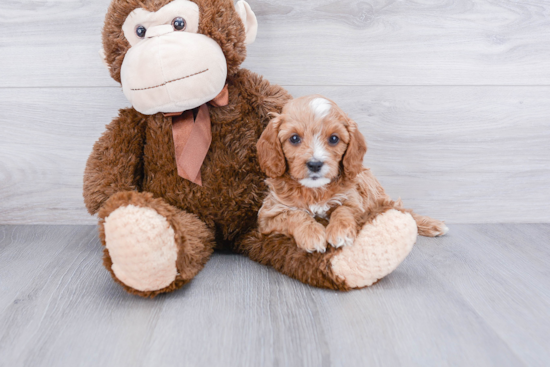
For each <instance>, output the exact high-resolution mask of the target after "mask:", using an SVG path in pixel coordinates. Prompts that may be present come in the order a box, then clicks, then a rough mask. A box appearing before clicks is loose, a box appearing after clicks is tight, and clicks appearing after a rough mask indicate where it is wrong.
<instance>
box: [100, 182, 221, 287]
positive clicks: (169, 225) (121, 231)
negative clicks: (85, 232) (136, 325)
mask: <svg viewBox="0 0 550 367" xmlns="http://www.w3.org/2000/svg"><path fill="white" fill-rule="evenodd" d="M98 216H99V237H100V239H101V242H102V243H103V245H104V246H105V249H104V256H103V264H104V265H105V267H106V268H107V270H109V272H110V273H111V275H112V277H113V279H114V280H115V281H116V282H117V283H119V284H121V285H122V286H123V287H124V289H125V290H126V291H128V292H129V293H132V294H137V295H139V296H142V297H154V296H156V295H158V294H160V293H165V292H171V291H173V290H176V289H178V288H180V287H182V286H183V285H184V284H186V283H187V282H189V281H190V280H191V279H192V278H193V277H194V276H195V275H196V274H197V273H198V272H199V271H200V270H201V269H202V268H203V267H204V265H205V264H206V262H207V261H208V259H209V256H210V254H211V253H212V252H213V249H214V236H213V234H212V232H211V231H210V230H208V229H207V227H206V225H205V224H204V223H203V222H202V221H200V220H199V219H198V218H197V217H196V216H194V215H192V214H189V213H186V212H185V211H182V210H180V209H177V208H175V207H173V206H171V205H169V204H167V203H166V202H165V201H164V200H162V199H155V198H153V195H152V194H150V193H140V192H135V191H124V192H119V193H117V194H115V195H113V196H112V197H110V198H109V200H107V201H106V202H105V204H104V205H103V206H102V208H101V209H100V211H99V213H98Z"/></svg>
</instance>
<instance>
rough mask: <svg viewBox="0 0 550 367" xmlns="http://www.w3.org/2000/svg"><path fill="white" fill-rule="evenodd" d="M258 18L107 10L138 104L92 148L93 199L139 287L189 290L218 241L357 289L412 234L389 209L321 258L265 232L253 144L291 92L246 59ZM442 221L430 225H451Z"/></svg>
mask: <svg viewBox="0 0 550 367" xmlns="http://www.w3.org/2000/svg"><path fill="white" fill-rule="evenodd" d="M257 25H258V24H257V20H256V17H255V15H254V13H253V12H252V10H251V8H250V6H249V5H248V4H247V3H246V2H245V1H243V0H240V1H239V2H237V3H236V4H233V1H232V0H113V1H112V3H111V5H110V7H109V10H108V13H107V16H106V18H105V25H104V29H103V55H104V58H105V63H106V64H107V66H108V68H109V71H110V74H111V77H112V78H113V79H114V80H116V81H117V82H119V83H121V85H122V90H123V92H124V94H125V96H126V97H127V98H128V100H129V101H130V102H131V104H132V107H131V108H125V109H121V110H120V111H119V114H118V117H116V118H115V119H114V120H113V121H112V122H111V123H110V124H109V125H107V128H106V131H105V132H104V133H103V135H102V136H101V137H100V138H99V140H98V141H97V142H96V143H95V145H94V147H93V151H92V153H91V154H90V157H89V159H88V162H87V164H86V169H85V174H84V200H85V204H86V207H87V209H88V211H89V212H90V213H91V214H97V215H98V217H99V236H100V239H101V242H102V244H103V245H104V247H105V248H104V265H105V267H106V268H107V270H109V272H110V273H111V275H112V277H113V279H114V280H115V281H116V282H118V283H119V284H120V285H122V287H123V288H124V289H125V290H126V291H128V292H130V293H132V294H137V295H140V296H143V297H154V296H156V295H158V294H160V293H164V292H171V291H174V290H176V289H178V288H180V287H182V286H183V285H184V284H186V283H187V282H189V281H190V280H191V279H193V277H194V276H195V275H196V274H197V273H198V272H199V271H200V270H201V269H202V268H203V267H204V265H205V264H206V262H207V261H208V259H209V257H210V255H211V254H212V252H213V251H214V249H216V248H217V249H226V250H231V251H234V252H237V253H240V254H243V255H245V256H248V257H249V258H250V259H252V260H254V261H257V262H259V263H261V264H265V265H269V266H272V267H273V268H275V269H277V270H278V271H280V272H281V273H283V274H286V275H288V276H290V277H293V278H295V279H297V280H299V281H301V282H304V283H307V284H310V285H313V286H317V287H323V288H330V289H336V290H349V289H352V288H361V287H365V286H368V285H371V284H372V283H374V282H375V281H377V280H378V279H380V278H382V277H384V276H385V275H387V274H389V273H390V272H391V271H393V270H394V269H395V268H396V267H397V265H399V263H401V262H402V261H403V259H404V258H405V257H406V256H407V254H408V253H409V251H410V250H411V248H412V246H413V244H414V243H415V240H416V236H417V233H418V227H417V224H416V223H415V220H414V219H413V217H412V216H411V214H409V213H407V212H406V211H405V210H401V209H399V208H397V209H395V208H392V207H383V206H381V207H380V208H378V209H376V210H373V212H372V213H370V219H369V220H368V222H367V223H366V224H365V226H364V227H363V228H362V229H361V231H360V233H359V235H358V237H357V240H356V241H355V243H354V244H353V245H351V246H345V247H343V248H338V249H336V248H333V247H330V246H329V248H328V249H327V251H326V252H324V253H320V252H313V253H308V252H306V251H304V250H302V249H300V248H298V247H297V246H296V244H295V243H294V240H293V239H291V238H289V237H286V236H283V235H275V234H273V235H261V234H260V233H259V232H258V230H257V213H258V210H259V209H260V207H261V205H262V200H263V199H264V197H265V196H266V192H267V187H266V184H265V182H264V180H265V179H266V176H265V175H264V173H262V171H261V170H260V168H259V164H258V162H257V152H256V143H257V141H258V139H259V138H260V136H261V134H262V132H263V130H264V128H265V127H266V126H267V124H268V122H269V120H270V113H271V112H275V113H280V112H281V110H282V107H283V106H284V104H285V103H286V102H287V101H288V100H289V99H291V96H290V95H289V94H288V93H287V92H286V91H285V90H284V89H283V88H281V87H279V86H277V85H271V84H269V82H267V81H266V80H264V79H262V77H261V76H258V75H257V74H254V73H253V72H251V71H248V70H246V69H241V68H240V67H239V66H240V65H241V63H242V62H243V61H244V59H245V56H246V46H247V45H249V44H251V43H252V42H253V41H254V39H255V37H256V31H257ZM439 223H440V224H441V225H440V227H437V228H432V230H431V232H430V233H432V234H438V233H439V232H440V231H441V230H442V228H443V224H442V222H439ZM419 227H420V228H421V226H419ZM438 231H439V232H438ZM421 234H422V233H421Z"/></svg>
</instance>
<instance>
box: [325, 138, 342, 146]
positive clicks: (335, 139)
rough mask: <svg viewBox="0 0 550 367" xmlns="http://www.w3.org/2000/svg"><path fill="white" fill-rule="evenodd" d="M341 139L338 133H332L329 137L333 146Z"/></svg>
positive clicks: (329, 141)
mask: <svg viewBox="0 0 550 367" xmlns="http://www.w3.org/2000/svg"><path fill="white" fill-rule="evenodd" d="M339 141H340V138H339V137H338V135H331V136H330V138H328V143H329V145H332V146H334V145H336V144H338V142H339Z"/></svg>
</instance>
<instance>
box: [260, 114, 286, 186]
mask: <svg viewBox="0 0 550 367" xmlns="http://www.w3.org/2000/svg"><path fill="white" fill-rule="evenodd" d="M273 115H275V116H276V117H275V118H274V119H272V120H271V121H270V122H269V124H268V125H267V127H266V128H265V130H264V132H263V133H262V136H260V140H258V143H257V144H256V150H257V151H258V162H259V163H260V168H261V169H262V171H264V172H265V174H266V175H267V176H268V177H271V178H276V177H281V176H282V175H283V174H284V173H285V171H286V160H285V156H284V154H283V149H282V147H281V142H280V141H279V136H278V135H279V132H278V130H279V126H280V124H281V121H282V116H281V115H277V114H273Z"/></svg>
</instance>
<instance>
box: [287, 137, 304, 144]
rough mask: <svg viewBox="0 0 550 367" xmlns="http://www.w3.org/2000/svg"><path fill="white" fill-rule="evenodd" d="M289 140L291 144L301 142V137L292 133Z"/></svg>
mask: <svg viewBox="0 0 550 367" xmlns="http://www.w3.org/2000/svg"><path fill="white" fill-rule="evenodd" d="M289 141H290V144H292V145H298V144H300V143H301V142H302V138H300V136H299V135H298V134H294V135H292V136H291V137H290V139H289Z"/></svg>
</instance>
